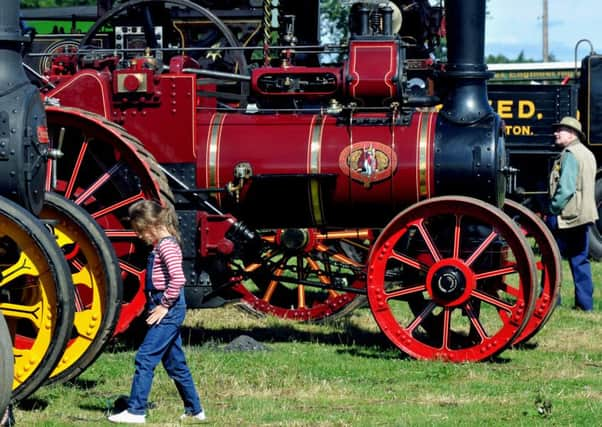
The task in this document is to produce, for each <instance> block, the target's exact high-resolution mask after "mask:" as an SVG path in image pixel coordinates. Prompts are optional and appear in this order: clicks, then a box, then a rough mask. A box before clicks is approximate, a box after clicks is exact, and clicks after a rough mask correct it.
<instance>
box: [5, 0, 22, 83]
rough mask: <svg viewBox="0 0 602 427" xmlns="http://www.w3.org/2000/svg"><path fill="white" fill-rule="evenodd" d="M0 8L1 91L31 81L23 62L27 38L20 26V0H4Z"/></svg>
mask: <svg viewBox="0 0 602 427" xmlns="http://www.w3.org/2000/svg"><path fill="white" fill-rule="evenodd" d="M2 3H3V4H2V8H0V93H3V92H4V91H6V90H7V89H8V88H9V87H10V86H11V85H18V84H21V83H23V82H27V81H29V80H28V78H27V75H26V74H25V71H24V70H23V66H22V64H21V62H22V59H21V45H22V43H23V42H25V41H26V40H27V39H26V38H25V37H23V35H22V34H21V27H20V26H19V0H4V1H3V2H2Z"/></svg>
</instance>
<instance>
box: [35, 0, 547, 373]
mask: <svg viewBox="0 0 602 427" xmlns="http://www.w3.org/2000/svg"><path fill="white" fill-rule="evenodd" d="M159 5H160V6H162V7H167V6H170V7H171V8H168V9H162V10H163V12H162V13H159V14H156V11H157V8H158V7H159ZM184 7H185V8H187V9H189V10H190V11H191V12H190V13H188V15H186V16H190V15H192V14H194V13H196V14H199V15H202V17H203V19H204V22H210V23H211V24H212V25H213V26H214V28H217V29H218V30H219V32H220V33H221V34H222V37H221V41H222V44H220V45H219V46H221V47H219V48H217V47H216V44H212V45H211V46H209V47H206V48H201V50H200V51H201V52H202V54H201V55H197V56H196V58H195V57H194V56H195V54H194V50H193V49H192V48H190V49H188V48H189V47H190V46H192V44H191V43H188V44H187V43H186V42H185V41H184V34H186V31H191V29H190V27H189V26H188V24H187V21H186V20H185V19H184V18H182V17H181V16H180V15H178V16H174V13H175V14H177V13H178V12H177V11H178V10H181V9H182V8H184ZM394 9H395V8H393V7H390V6H388V5H385V6H382V5H381V6H375V5H372V4H369V3H358V4H356V5H355V6H354V7H353V8H352V16H351V21H352V22H353V24H354V25H353V28H354V31H353V33H352V35H351V38H350V41H349V45H348V49H347V59H346V60H345V61H344V63H343V64H342V65H341V66H329V67H320V66H308V65H295V54H296V52H297V51H299V50H300V49H301V48H300V47H297V46H294V34H293V32H292V28H293V25H290V26H287V31H288V32H287V34H285V36H286V37H283V38H282V40H288V41H289V42H290V43H289V45H288V47H287V48H285V47H281V48H280V51H281V55H280V58H279V60H278V61H276V60H275V59H273V58H268V57H267V56H266V58H265V61H264V63H263V65H260V66H255V67H249V66H248V65H247V59H248V58H247V57H246V56H245V55H244V54H242V53H241V52H247V51H245V50H244V47H243V48H241V47H239V44H238V41H237V40H236V39H235V38H234V37H233V36H232V34H231V33H230V32H229V30H228V28H227V27H226V26H225V25H223V23H222V22H220V20H219V19H218V18H217V17H215V16H214V15H213V14H212V13H211V12H210V11H209V10H207V9H204V8H202V7H200V6H198V5H194V4H192V3H190V2H187V1H186V0H171V1H167V2H165V1H162V2H159V1H153V0H134V1H130V2H128V3H125V4H123V5H121V6H119V7H117V8H116V9H114V10H113V11H111V12H109V14H108V16H105V17H104V18H101V20H100V21H99V22H97V23H96V25H95V26H94V27H93V28H92V30H91V32H90V33H89V34H88V35H87V36H86V37H85V38H84V41H83V43H82V45H83V47H82V50H81V51H80V55H81V57H80V60H79V68H78V71H77V72H76V73H75V74H71V73H59V74H56V75H54V76H50V81H51V82H52V83H53V84H54V85H56V87H55V88H54V89H52V90H50V91H48V93H47V94H46V95H47V98H46V99H47V101H48V103H49V104H50V103H54V104H55V105H49V106H48V107H47V115H48V120H49V128H50V133H51V136H52V139H53V141H54V142H55V145H56V147H57V148H58V149H60V151H61V152H62V153H63V154H64V155H63V157H62V158H61V159H59V160H57V161H55V162H54V164H53V166H54V167H53V168H51V169H53V176H54V177H55V179H54V182H53V185H52V186H49V189H52V190H54V191H56V192H59V193H61V194H63V195H64V196H65V197H66V198H67V199H71V200H73V201H75V203H76V204H77V205H79V206H82V207H83V208H84V209H86V210H87V211H88V212H89V213H90V214H91V215H92V217H94V218H95V219H96V221H97V222H98V223H99V224H100V225H101V226H102V228H103V229H104V230H105V233H106V234H107V236H108V237H109V239H110V240H111V242H112V244H113V248H114V250H115V252H116V255H117V257H118V259H119V265H120V267H121V279H122V280H123V282H124V304H123V306H122V315H121V318H120V321H119V324H118V325H117V331H118V332H119V331H123V330H124V329H125V328H127V327H128V326H129V324H130V323H131V321H132V320H133V319H134V318H135V317H136V316H138V315H139V314H140V312H141V310H142V309H143V300H144V297H143V294H142V291H141V289H142V288H143V283H144V266H145V252H146V251H145V248H143V247H142V246H140V243H139V242H138V241H137V239H136V238H135V235H134V233H133V232H132V231H131V229H130V228H129V224H128V222H127V206H129V205H130V204H131V203H133V202H134V201H135V200H138V199H141V198H151V199H156V200H160V201H162V202H163V203H166V204H173V205H174V207H175V208H176V210H177V212H178V215H179V218H180V222H181V224H180V225H181V229H182V234H183V237H184V245H183V246H184V255H185V270H186V272H187V274H188V277H189V283H188V285H187V288H186V297H187V302H188V305H189V307H211V306H217V305H220V304H221V303H223V302H224V301H227V300H232V299H237V300H241V302H242V303H243V306H244V307H245V308H247V309H248V310H250V311H252V312H254V313H260V314H273V315H276V316H280V317H283V318H290V319H297V320H304V321H316V320H322V319H326V318H332V317H336V316H340V315H342V314H345V313H347V312H349V311H350V310H351V309H352V308H354V307H356V306H358V305H360V304H362V303H364V302H365V301H366V299H367V301H368V303H369V306H370V309H371V310H372V312H373V314H374V318H375V320H376V322H377V323H378V325H379V327H380V328H381V329H382V331H383V332H384V334H385V335H386V336H387V337H388V338H389V339H390V340H391V342H392V343H393V344H394V345H396V346H397V347H399V348H400V349H401V350H403V351H404V352H406V353H408V354H409V355H411V356H413V357H417V358H425V359H444V360H450V361H477V360H483V359H487V358H490V357H492V356H494V355H496V354H498V353H500V352H501V351H502V350H503V349H505V348H506V347H508V346H510V345H512V344H516V343H519V342H522V341H524V340H526V339H528V338H530V337H531V336H532V335H533V334H535V332H536V331H537V330H538V329H539V328H541V326H542V325H543V323H544V322H545V320H547V319H548V318H549V315H550V314H551V312H552V308H553V301H555V296H556V293H557V290H558V280H559V274H558V268H559V267H558V265H559V258H558V255H557V251H556V249H555V245H554V242H553V238H552V237H551V236H550V235H549V233H548V232H547V231H546V229H545V226H544V225H543V224H542V223H541V221H539V220H538V218H536V217H535V216H534V215H532V214H530V213H529V211H527V210H525V209H524V208H522V207H521V206H519V205H516V204H512V203H509V202H507V203H505V202H504V193H505V190H506V173H507V172H506V171H507V170H508V168H507V167H506V154H505V151H504V137H503V135H504V132H503V124H502V122H501V120H500V118H499V117H498V116H497V115H496V114H495V113H494V112H493V111H492V109H491V108H490V106H489V104H488V101H487V92H486V81H487V79H488V78H489V73H488V72H487V68H486V66H485V64H484V23H485V18H484V14H485V2H484V1H482V0H481V1H477V0H466V1H459V0H448V1H446V2H445V9H444V12H445V18H446V24H447V49H448V60H447V62H446V63H443V64H440V65H438V66H430V68H429V67H426V65H429V64H431V63H432V61H431V60H429V58H428V57H423V58H414V57H409V56H408V55H410V56H411V54H410V52H415V51H416V49H412V46H411V45H410V44H408V42H407V40H406V39H405V38H401V37H399V35H398V32H399V28H396V27H395V24H394V22H396V19H393V15H394V13H395V10H394ZM153 13H155V14H154V15H153ZM170 14H171V15H170ZM167 17H169V19H167ZM135 19H138V20H141V21H140V22H136V21H135ZM133 20H134V24H132V21H133ZM108 22H111V23H112V25H111V27H112V28H115V29H119V31H118V32H117V31H116V34H115V35H114V36H115V39H114V45H113V46H110V49H108V50H106V51H104V52H103V51H99V50H94V49H91V48H88V47H86V45H87V43H88V42H90V40H92V39H93V38H94V37H96V32H97V31H98V30H99V29H100V28H103V27H106V26H107V23H108ZM196 22H198V20H196ZM124 23H128V25H124ZM402 25H403V24H402ZM174 27H175V28H177V32H176V33H177V34H178V37H181V38H179V39H177V40H176V41H171V42H169V43H168V39H169V37H170V36H169V34H171V32H172V30H173V28H174ZM141 32H143V33H144V36H143V37H140V33H141ZM117 36H119V37H117ZM134 41H136V43H134ZM128 43H129V44H128ZM141 44H142V45H144V46H147V47H148V49H147V52H146V54H145V55H143V56H140V54H139V53H138V56H136V55H135V54H134V53H133V52H136V50H135V49H134V48H133V47H132V46H140V45H141ZM168 45H169V46H170V47H168ZM128 47H131V49H130V48H128ZM161 48H163V49H161ZM118 49H122V51H120V52H121V53H120V54H118V55H117V56H115V52H117V50H118ZM266 51H267V48H266ZM137 52H139V51H137ZM174 52H176V53H177V54H173V53H174ZM103 53H104V55H103ZM170 55H171V56H170ZM208 58H212V59H214V60H215V59H216V58H220V59H221V60H223V62H222V65H223V64H224V63H226V64H229V66H230V67H229V68H227V67H226V68H224V67H221V68H220V67H219V66H217V65H216V64H217V63H218V62H219V61H218V60H215V61H214V62H212V61H209V63H207V59H208ZM57 60H58V61H60V58H59V59H55V62H57ZM276 62H278V63H277V64H276ZM416 64H418V65H420V66H421V67H422V68H423V71H422V73H423V74H420V73H418V72H417V71H416V68H417V67H416ZM418 68H420V67H418ZM420 76H423V77H424V79H423V82H430V83H432V84H430V85H429V84H427V85H426V86H427V87H429V86H430V87H431V90H430V91H424V92H422V93H416V92H415V91H413V90H411V85H410V81H415V80H416V78H419V77H420ZM427 77H428V78H427ZM440 102H442V105H443V106H442V108H441V109H440V110H437V109H435V108H434V107H435V105H437V104H439V103H440ZM500 208H503V210H502V209H500ZM527 235H528V236H531V237H533V239H531V240H530V242H534V243H533V244H534V245H536V246H538V253H539V254H542V255H541V260H538V259H536V258H535V257H534V255H533V252H532V249H531V246H530V243H529V242H528V241H527V240H526V238H525V236H527Z"/></svg>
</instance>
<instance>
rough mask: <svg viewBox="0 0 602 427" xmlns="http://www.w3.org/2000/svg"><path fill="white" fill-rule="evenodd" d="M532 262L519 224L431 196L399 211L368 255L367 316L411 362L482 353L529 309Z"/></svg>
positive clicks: (511, 331) (473, 357) (515, 331)
mask: <svg viewBox="0 0 602 427" xmlns="http://www.w3.org/2000/svg"><path fill="white" fill-rule="evenodd" d="M535 278H536V272H535V265H534V261H533V254H532V251H531V249H530V247H529V245H528V243H527V241H526V239H525V238H524V236H523V234H522V232H521V230H520V229H519V228H518V227H517V226H516V225H515V224H514V222H513V221H512V219H510V218H509V217H508V216H507V215H505V214H504V213H503V212H502V211H501V210H499V209H497V208H495V207H494V206H491V205H488V204H486V203H484V202H482V201H480V200H476V199H472V198H468V197H459V196H457V197H456V196H455V197H437V198H433V199H429V200H426V201H423V202H420V203H417V204H416V205H413V206H411V207H410V208H408V209H406V210H404V211H403V212H402V213H400V214H399V215H398V216H396V217H395V218H394V219H393V220H392V221H391V222H390V223H389V224H388V225H387V226H386V227H385V229H384V230H383V231H382V233H381V235H380V236H379V238H378V239H377V240H376V242H375V244H374V246H373V249H372V251H371V253H370V258H369V261H368V278H367V295H368V302H369V304H370V309H371V311H372V313H373V315H374V318H375V320H376V322H377V324H378V326H379V327H380V329H381V330H382V331H383V333H384V334H385V335H386V336H387V338H388V339H389V340H390V341H391V342H392V343H393V344H394V345H396V346H397V347H398V348H400V349H401V350H402V351H404V352H405V353H407V354H409V355H410V356H412V357H415V358H419V359H439V360H447V361H452V362H465V361H481V360H484V359H488V358H491V357H492V356H495V355H497V354H498V353H500V352H501V351H503V350H504V349H505V348H506V347H508V346H509V345H511V344H512V343H513V342H514V339H515V338H516V337H517V336H518V335H519V334H520V333H521V332H522V331H523V329H524V328H525V326H526V324H527V322H528V320H529V319H530V317H531V315H532V314H533V309H534V306H535V299H536V295H535V291H536V286H535Z"/></svg>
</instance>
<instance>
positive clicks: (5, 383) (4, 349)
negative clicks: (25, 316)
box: [0, 314, 15, 418]
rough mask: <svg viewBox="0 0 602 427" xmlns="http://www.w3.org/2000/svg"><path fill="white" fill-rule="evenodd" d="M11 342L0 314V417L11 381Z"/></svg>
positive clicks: (12, 362) (10, 388) (4, 408)
mask: <svg viewBox="0 0 602 427" xmlns="http://www.w3.org/2000/svg"><path fill="white" fill-rule="evenodd" d="M14 363H15V362H14V360H13V343H12V340H11V338H10V333H9V332H8V326H7V325H6V320H4V316H3V315H2V314H0V418H1V417H2V414H4V411H5V410H6V407H7V406H8V404H9V402H10V395H11V392H12V383H13V364H14Z"/></svg>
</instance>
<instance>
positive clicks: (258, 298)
mask: <svg viewBox="0 0 602 427" xmlns="http://www.w3.org/2000/svg"><path fill="white" fill-rule="evenodd" d="M262 238H263V240H264V242H265V246H264V250H263V252H262V253H261V255H260V261H257V262H256V263H250V264H248V265H246V266H245V268H244V270H245V276H247V277H248V278H249V279H248V280H246V281H245V282H243V283H241V284H238V285H236V286H235V287H234V290H235V291H237V292H238V293H239V294H240V295H241V305H240V307H241V308H242V309H244V310H246V311H250V312H252V313H254V314H258V315H265V314H269V315H272V316H276V317H280V318H285V319H293V320H300V321H321V320H325V319H327V318H328V319H334V318H338V317H341V316H344V315H345V314H347V313H349V312H350V311H352V310H353V309H355V308H356V307H359V306H361V305H363V304H364V303H365V301H366V298H365V297H364V296H363V295H358V292H356V290H360V289H361V290H364V289H365V286H366V283H365V277H364V271H365V270H364V262H365V259H366V257H367V253H368V251H369V247H370V241H371V240H372V233H371V231H370V230H368V229H363V230H339V231H331V232H319V231H318V230H316V229H296V228H295V229H280V230H276V231H264V232H262ZM316 285H317V286H316Z"/></svg>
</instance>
